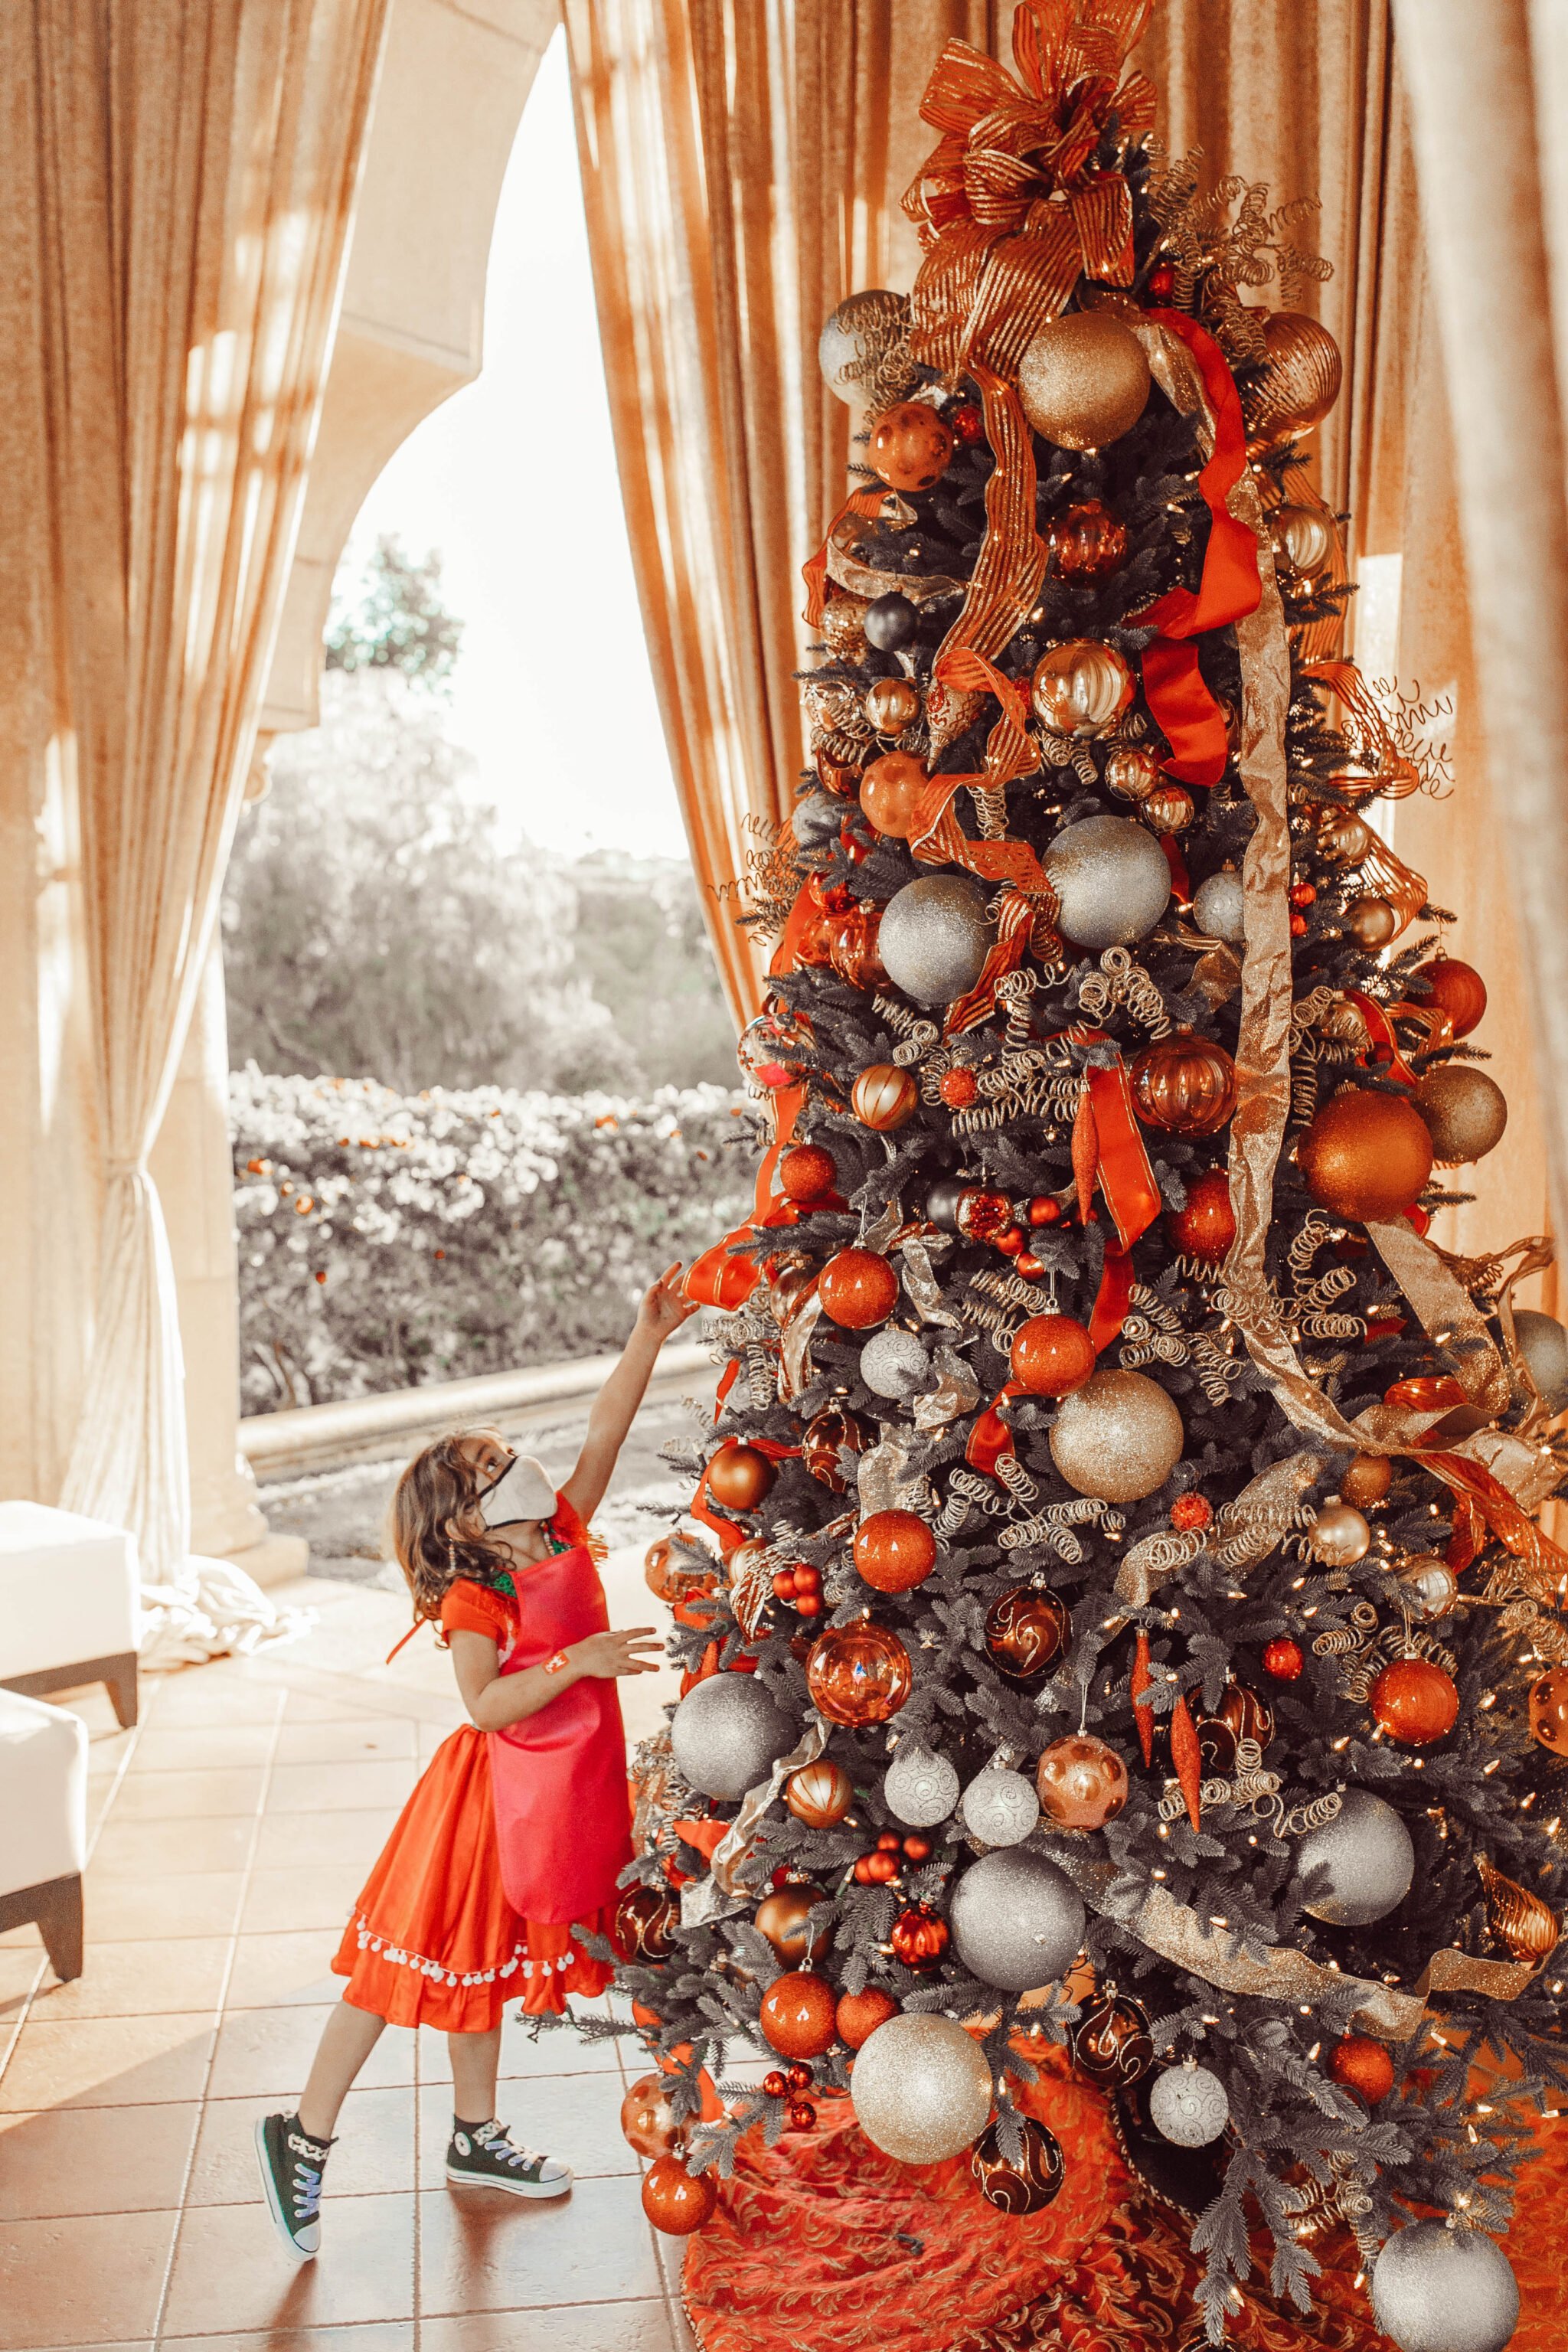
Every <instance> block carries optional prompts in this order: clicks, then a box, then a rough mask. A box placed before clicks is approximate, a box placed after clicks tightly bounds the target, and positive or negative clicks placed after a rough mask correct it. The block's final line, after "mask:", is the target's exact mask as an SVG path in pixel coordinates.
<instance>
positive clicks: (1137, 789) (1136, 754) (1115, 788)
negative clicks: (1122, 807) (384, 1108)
mask: <svg viewBox="0 0 1568 2352" xmlns="http://www.w3.org/2000/svg"><path fill="white" fill-rule="evenodd" d="M1163 781H1164V779H1163V773H1162V771H1161V767H1160V762H1159V761H1158V760H1156V759H1155V757H1154V754H1153V753H1152V751H1139V750H1138V749H1137V748H1136V746H1135V745H1133V744H1131V743H1124V744H1123V745H1121V748H1120V749H1119V750H1118V751H1112V753H1111V754H1110V758H1109V759H1108V760H1107V761H1106V763H1105V782H1106V788H1107V790H1108V791H1110V792H1113V793H1115V794H1116V797H1117V799H1118V800H1121V801H1146V800H1147V799H1148V797H1149V795H1150V793H1153V792H1158V790H1159V788H1160V786H1161V784H1162V783H1163Z"/></svg>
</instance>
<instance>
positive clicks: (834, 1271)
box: [816, 1249, 899, 1331]
mask: <svg viewBox="0 0 1568 2352" xmlns="http://www.w3.org/2000/svg"><path fill="white" fill-rule="evenodd" d="M816 1295H817V1297H818V1298H819V1299H820V1300H821V1301H822V1311H823V1313H824V1314H825V1315H826V1317H827V1318H828V1319H829V1321H830V1322H834V1323H837V1324H840V1325H841V1326H842V1327H843V1328H844V1329H846V1330H847V1331H868V1330H869V1329H870V1328H871V1327H872V1325H873V1324H875V1323H885V1322H886V1321H887V1319H888V1318H889V1315H890V1314H891V1313H892V1311H893V1309H894V1307H896V1306H897V1305H898V1303H899V1277H898V1276H897V1274H896V1273H895V1272H894V1270H893V1268H892V1266H891V1265H889V1262H888V1260H887V1259H886V1258H885V1257H881V1256H879V1255H878V1253H877V1252H876V1251H875V1250H867V1249H841V1250H838V1251H837V1252H836V1253H835V1255H833V1256H832V1257H830V1258H829V1259H828V1261H827V1264H826V1265H825V1266H824V1267H823V1269H822V1272H821V1274H820V1276H818V1277H817V1284H816Z"/></svg>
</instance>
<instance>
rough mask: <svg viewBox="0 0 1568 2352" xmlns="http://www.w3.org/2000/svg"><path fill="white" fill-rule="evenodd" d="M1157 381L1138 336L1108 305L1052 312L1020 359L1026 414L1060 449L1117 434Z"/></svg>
mask: <svg viewBox="0 0 1568 2352" xmlns="http://www.w3.org/2000/svg"><path fill="white" fill-rule="evenodd" d="M1152 381H1153V379H1152V376H1151V375H1150V373H1149V362H1148V361H1147V359H1146V358H1145V357H1144V355H1143V346H1142V343H1141V342H1140V341H1138V338H1137V336H1136V335H1135V334H1134V333H1133V332H1132V331H1131V328H1130V327H1128V326H1125V325H1123V323H1122V321H1121V320H1120V319H1117V318H1113V317H1111V316H1110V314H1109V313H1108V312H1106V311H1104V310H1076V311H1073V312H1070V313H1069V314H1068V317H1066V318H1063V319H1053V320H1051V322H1050V324H1049V325H1048V326H1046V327H1042V328H1041V330H1040V331H1039V333H1038V334H1037V336H1036V337H1035V338H1034V340H1033V341H1032V342H1029V343H1026V345H1025V347H1024V354H1023V357H1022V358H1021V359H1020V360H1019V362H1018V397H1019V399H1020V400H1021V401H1022V402H1023V404H1024V414H1025V415H1026V417H1027V418H1028V420H1029V422H1030V424H1031V425H1033V426H1034V428H1035V431H1036V432H1037V433H1038V434H1039V435H1041V436H1042V437H1043V438H1044V439H1045V440H1047V441H1054V442H1056V444H1057V445H1058V447H1059V448H1062V449H1102V448H1104V446H1105V445H1106V443H1107V442H1108V441H1119V440H1120V439H1121V436H1122V434H1124V433H1127V432H1130V431H1131V428H1132V426H1133V425H1136V424H1137V422H1138V419H1139V418H1140V417H1141V416H1142V414H1143V410H1144V408H1145V406H1146V404H1147V403H1148V399H1149V391H1150V386H1151V384H1152Z"/></svg>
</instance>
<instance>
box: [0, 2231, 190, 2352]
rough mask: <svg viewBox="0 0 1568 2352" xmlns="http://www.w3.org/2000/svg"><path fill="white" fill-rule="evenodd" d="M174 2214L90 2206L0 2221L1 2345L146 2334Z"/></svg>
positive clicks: (24, 2347) (26, 2347)
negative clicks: (52, 2217) (68, 2215)
mask: <svg viewBox="0 0 1568 2352" xmlns="http://www.w3.org/2000/svg"><path fill="white" fill-rule="evenodd" d="M175 2219H176V2216H175V2215H174V2213H172V2212H163V2213H94V2214H91V2215H88V2216H77V2217H73V2218H72V2219H70V2220H68V2221H12V2222H9V2223H7V2224H6V2225H5V2227H4V2228H0V2278H4V2280H5V2323H4V2324H5V2347H6V2352H33V2347H36V2346H43V2345H48V2346H56V2345H87V2344H125V2343H127V2342H130V2341H132V2340H134V2339H135V2338H137V2337H138V2336H146V2335H147V2334H148V2333H149V2332H150V2331H151V2329H152V2326H153V2321H154V2319H155V2318H156V2316H157V2312H158V2297H159V2294H160V2293H161V2291H162V2289H163V2269H164V2265H165V2263H167V2261H168V2258H169V2247H170V2243H171V2242H172V2241H173V2238H174V2222H175Z"/></svg>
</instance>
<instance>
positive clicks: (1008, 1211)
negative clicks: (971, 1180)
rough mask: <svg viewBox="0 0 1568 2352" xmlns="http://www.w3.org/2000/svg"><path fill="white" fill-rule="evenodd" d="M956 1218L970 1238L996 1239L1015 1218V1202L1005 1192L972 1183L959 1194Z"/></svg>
mask: <svg viewBox="0 0 1568 2352" xmlns="http://www.w3.org/2000/svg"><path fill="white" fill-rule="evenodd" d="M954 1219H955V1222H956V1223H957V1226H958V1230H959V1232H960V1233H961V1234H963V1238H964V1240H965V1241H968V1242H994V1240H995V1238H996V1236H997V1234H1005V1232H1006V1231H1007V1229H1008V1227H1009V1226H1010V1225H1011V1223H1012V1222H1013V1203H1012V1202H1011V1201H1010V1200H1009V1199H1008V1198H1007V1195H1006V1193H1005V1192H993V1191H992V1190H991V1189H990V1188H989V1187H988V1186H985V1185H982V1184H971V1185H970V1186H968V1187H967V1189H966V1190H965V1191H963V1192H961V1193H960V1194H959V1196H958V1205H957V1208H956V1210H955V1211H954Z"/></svg>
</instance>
